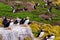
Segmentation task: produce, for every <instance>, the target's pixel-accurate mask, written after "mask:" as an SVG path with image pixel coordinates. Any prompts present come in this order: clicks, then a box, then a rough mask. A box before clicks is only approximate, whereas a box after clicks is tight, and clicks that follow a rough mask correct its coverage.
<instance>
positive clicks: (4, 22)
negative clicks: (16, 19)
mask: <svg viewBox="0 0 60 40" xmlns="http://www.w3.org/2000/svg"><path fill="white" fill-rule="evenodd" d="M7 23H8V20H7V18H6V17H4V19H3V22H2V24H3V25H4V27H6V24H7Z"/></svg>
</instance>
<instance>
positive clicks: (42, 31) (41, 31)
mask: <svg viewBox="0 0 60 40" xmlns="http://www.w3.org/2000/svg"><path fill="white" fill-rule="evenodd" d="M43 35H44V29H41V30H40V32H39V33H38V35H37V37H40V38H41V37H42V36H43Z"/></svg>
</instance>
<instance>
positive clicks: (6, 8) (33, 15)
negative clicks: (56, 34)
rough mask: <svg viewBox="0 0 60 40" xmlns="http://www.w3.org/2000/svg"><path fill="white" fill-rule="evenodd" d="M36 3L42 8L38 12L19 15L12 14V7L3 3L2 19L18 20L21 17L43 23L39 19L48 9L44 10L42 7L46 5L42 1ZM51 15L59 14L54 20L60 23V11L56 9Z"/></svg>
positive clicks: (20, 13)
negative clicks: (27, 17)
mask: <svg viewBox="0 0 60 40" xmlns="http://www.w3.org/2000/svg"><path fill="white" fill-rule="evenodd" d="M26 1H32V0H26ZM33 1H35V2H38V3H39V4H40V6H39V7H38V8H37V10H33V11H32V12H17V13H15V14H14V13H12V9H11V6H10V5H5V4H3V3H0V17H3V16H8V17H12V18H16V17H20V18H25V17H26V16H29V17H30V20H34V21H38V22H41V21H42V19H41V18H40V17H39V15H40V14H44V13H46V11H47V9H48V8H42V6H43V5H44V2H42V1H40V0H38V1H37V0H33ZM51 14H57V15H58V16H57V17H54V18H53V21H54V22H55V21H59V20H60V10H56V9H55V8H53V10H52V13H51ZM42 22H44V23H51V21H49V20H48V21H46V20H43V21H42Z"/></svg>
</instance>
